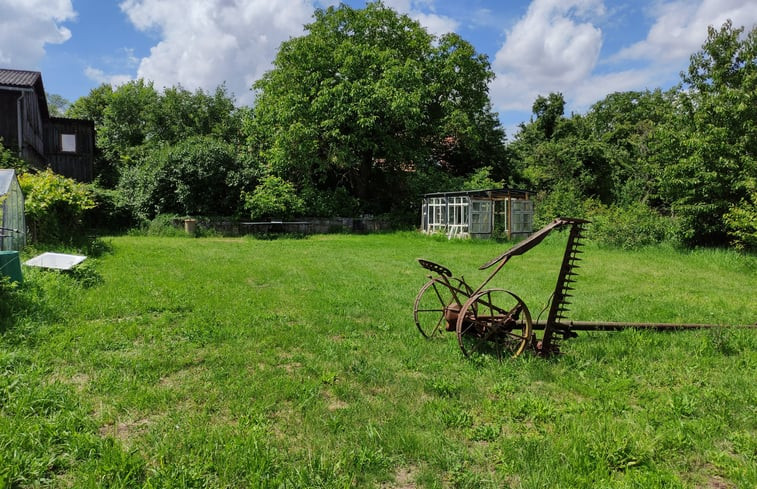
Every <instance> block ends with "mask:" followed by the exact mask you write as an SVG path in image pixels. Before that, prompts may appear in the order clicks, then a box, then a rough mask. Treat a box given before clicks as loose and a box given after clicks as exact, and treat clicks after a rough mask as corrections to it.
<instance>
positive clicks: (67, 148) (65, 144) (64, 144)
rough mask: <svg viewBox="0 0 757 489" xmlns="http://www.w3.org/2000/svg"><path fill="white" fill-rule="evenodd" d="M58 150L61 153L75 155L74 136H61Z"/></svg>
mask: <svg viewBox="0 0 757 489" xmlns="http://www.w3.org/2000/svg"><path fill="white" fill-rule="evenodd" d="M60 150H61V151H62V152H63V153H76V134H61V135H60Z"/></svg>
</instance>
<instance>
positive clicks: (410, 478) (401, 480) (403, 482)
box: [381, 466, 418, 489]
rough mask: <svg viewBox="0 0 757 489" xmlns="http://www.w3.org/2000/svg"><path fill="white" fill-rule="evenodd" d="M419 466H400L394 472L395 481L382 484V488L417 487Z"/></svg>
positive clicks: (410, 488) (408, 488) (400, 488)
mask: <svg viewBox="0 0 757 489" xmlns="http://www.w3.org/2000/svg"><path fill="white" fill-rule="evenodd" d="M417 472H418V469H417V467H413V466H410V467H399V468H398V469H397V471H396V472H395V473H394V482H385V483H384V484H381V489H415V488H416V487H417V486H416V485H415V474H416V473H417Z"/></svg>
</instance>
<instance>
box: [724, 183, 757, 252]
mask: <svg viewBox="0 0 757 489" xmlns="http://www.w3.org/2000/svg"><path fill="white" fill-rule="evenodd" d="M724 220H725V224H726V226H728V230H729V231H730V233H731V235H732V236H733V237H734V244H735V245H736V247H738V248H741V249H748V250H757V185H755V183H754V181H753V182H752V190H751V192H750V193H749V198H748V200H747V199H744V200H742V201H741V202H739V203H738V204H736V205H734V206H732V207H731V208H730V210H729V211H728V213H727V214H726V215H725V216H724Z"/></svg>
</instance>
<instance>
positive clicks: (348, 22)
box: [247, 2, 505, 212]
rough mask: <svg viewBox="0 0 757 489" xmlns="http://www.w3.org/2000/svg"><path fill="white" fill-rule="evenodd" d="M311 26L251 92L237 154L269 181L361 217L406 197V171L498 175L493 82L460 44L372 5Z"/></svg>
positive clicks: (326, 13)
mask: <svg viewBox="0 0 757 489" xmlns="http://www.w3.org/2000/svg"><path fill="white" fill-rule="evenodd" d="M314 17H315V20H314V22H313V23H311V24H309V25H307V26H306V29H307V31H308V32H307V34H306V35H305V36H302V37H298V38H294V39H290V40H289V41H286V42H284V43H282V45H281V48H280V50H279V52H278V54H277V57H276V60H275V61H274V68H273V69H272V70H271V71H269V72H268V73H266V74H265V75H264V77H263V78H262V79H261V80H259V81H258V82H256V83H255V85H254V88H255V89H256V90H257V92H258V94H257V95H258V98H257V103H256V106H255V110H254V117H252V118H251V119H250V120H248V124H247V128H248V131H249V134H250V137H249V142H250V145H251V147H252V148H253V150H254V151H255V153H256V154H259V155H260V156H261V157H262V159H263V160H264V161H265V163H266V164H267V165H268V166H269V168H270V172H271V174H273V175H278V176H281V177H284V178H286V179H287V180H290V181H291V182H292V183H293V184H295V185H296V186H298V188H300V189H305V188H313V187H314V188H315V189H316V190H329V189H337V188H340V187H342V188H346V189H347V190H348V191H349V192H350V193H351V194H352V195H353V196H355V197H357V198H358V199H359V200H360V202H361V205H362V206H363V211H368V212H385V211H387V210H389V208H390V207H391V206H392V205H393V202H392V201H394V203H396V201H397V198H398V197H400V198H401V194H402V193H403V191H406V190H407V187H406V185H405V183H406V177H407V176H408V175H409V173H411V171H409V170H412V171H414V172H418V171H424V170H425V168H428V167H429V165H431V166H433V165H436V166H443V167H444V168H445V170H446V171H448V172H451V173H453V174H465V173H469V172H471V171H472V170H475V169H476V168H478V167H479V166H483V165H484V164H488V165H492V166H495V167H497V168H502V167H503V166H504V162H502V161H500V160H501V159H502V158H503V155H504V154H505V153H504V132H503V131H502V129H501V127H500V125H499V122H498V120H497V117H496V114H494V113H493V112H492V111H491V107H490V103H489V97H488V92H487V84H488V82H489V81H490V80H491V78H492V76H493V74H492V72H491V69H490V67H489V63H488V60H487V58H486V57H485V56H484V55H481V54H477V53H476V52H475V50H474V49H473V47H472V46H471V45H470V44H469V43H467V42H466V41H464V40H463V39H462V38H460V37H459V36H457V35H455V34H449V35H445V36H442V37H441V38H439V39H435V38H434V36H432V35H430V34H428V33H427V32H426V31H425V30H424V29H423V28H421V26H420V25H419V24H418V23H417V22H415V21H413V20H411V19H410V18H409V17H407V16H405V15H399V14H397V13H396V12H394V11H393V10H391V9H388V8H386V7H384V5H383V4H381V3H380V2H376V3H369V4H368V5H367V6H366V7H365V9H362V10H356V9H353V8H350V7H348V6H346V5H343V4H342V5H340V6H339V7H336V8H335V7H329V8H328V9H326V10H320V9H319V10H316V12H315V14H314ZM492 160H496V161H492ZM389 197H392V199H390V198H389ZM408 197H409V198H414V197H415V196H412V197H410V196H408Z"/></svg>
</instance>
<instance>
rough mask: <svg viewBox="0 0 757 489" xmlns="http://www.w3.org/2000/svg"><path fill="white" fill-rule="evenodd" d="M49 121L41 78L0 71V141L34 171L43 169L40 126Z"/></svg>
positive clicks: (23, 73) (10, 71)
mask: <svg viewBox="0 0 757 489" xmlns="http://www.w3.org/2000/svg"><path fill="white" fill-rule="evenodd" d="M49 118H50V115H49V113H48V110H47V99H46V98H45V88H44V87H43V86H42V75H40V73H39V72H36V71H22V70H7V69H0V137H1V138H3V144H4V145H5V147H7V148H10V149H15V150H17V151H18V155H19V157H21V158H23V159H24V160H26V161H27V162H28V163H29V164H30V165H32V166H34V167H36V168H44V166H45V143H44V124H45V122H46V121H47V120H48V119H49Z"/></svg>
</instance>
